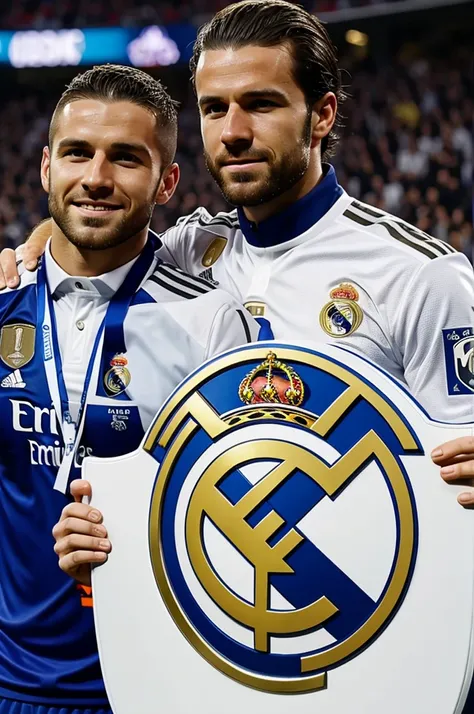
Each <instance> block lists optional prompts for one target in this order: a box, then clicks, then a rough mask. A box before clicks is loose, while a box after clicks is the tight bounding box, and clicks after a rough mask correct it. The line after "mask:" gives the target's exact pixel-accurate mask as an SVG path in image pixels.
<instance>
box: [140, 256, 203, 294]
mask: <svg viewBox="0 0 474 714" xmlns="http://www.w3.org/2000/svg"><path fill="white" fill-rule="evenodd" d="M143 289H144V290H146V291H147V292H148V293H149V294H150V295H151V297H152V298H154V299H155V300H156V301H157V302H176V301H182V300H193V299H194V298H197V297H201V296H202V295H206V293H209V292H211V291H213V290H215V287H214V285H211V283H209V282H208V281H207V280H204V278H199V277H196V276H194V275H190V274H189V273H186V272H185V271H184V270H181V268H177V267H175V266H174V265H170V264H169V263H164V262H160V263H158V265H157V267H156V268H155V270H154V272H153V273H152V274H151V275H150V277H149V278H148V279H147V280H146V281H145V283H144V285H143Z"/></svg>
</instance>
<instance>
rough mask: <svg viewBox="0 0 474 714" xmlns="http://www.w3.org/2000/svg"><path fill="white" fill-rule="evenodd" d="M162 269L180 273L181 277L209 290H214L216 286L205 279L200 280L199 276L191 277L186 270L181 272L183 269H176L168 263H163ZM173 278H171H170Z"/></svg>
mask: <svg viewBox="0 0 474 714" xmlns="http://www.w3.org/2000/svg"><path fill="white" fill-rule="evenodd" d="M160 267H162V268H167V269H168V270H169V271H170V272H171V271H172V272H173V273H178V274H179V275H180V276H182V277H184V278H190V279H191V280H192V281H193V283H194V282H196V283H199V285H202V286H203V287H205V288H207V289H208V290H214V289H215V285H213V284H212V283H210V282H209V280H205V278H200V277H199V276H198V275H190V273H186V272H185V271H184V270H181V268H178V267H176V265H168V263H161V266H160ZM170 277H171V276H170Z"/></svg>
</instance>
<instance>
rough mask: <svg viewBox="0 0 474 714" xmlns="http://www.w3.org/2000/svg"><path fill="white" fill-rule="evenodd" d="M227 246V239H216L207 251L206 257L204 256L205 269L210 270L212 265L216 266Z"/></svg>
mask: <svg viewBox="0 0 474 714" xmlns="http://www.w3.org/2000/svg"><path fill="white" fill-rule="evenodd" d="M226 245H227V239H226V238H214V240H213V241H212V243H210V244H209V245H208V246H207V248H206V250H205V253H204V255H203V256H202V264H203V266H204V267H205V268H210V267H211V265H214V263H215V262H216V260H217V259H218V258H220V256H221V254H222V251H223V250H224V248H225V247H226Z"/></svg>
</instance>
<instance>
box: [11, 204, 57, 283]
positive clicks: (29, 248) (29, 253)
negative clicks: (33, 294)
mask: <svg viewBox="0 0 474 714" xmlns="http://www.w3.org/2000/svg"><path fill="white" fill-rule="evenodd" d="M50 235H51V218H48V219H47V220H46V221H42V222H41V223H38V225H37V226H36V227H35V229H34V230H33V233H32V234H31V236H30V237H29V238H28V240H27V242H26V243H24V244H23V245H21V246H19V247H18V248H17V249H16V251H14V250H12V249H11V248H4V250H2V252H1V253H0V290H3V289H4V288H6V287H9V288H16V286H17V285H18V283H19V280H20V279H19V276H18V268H17V260H23V264H24V266H25V268H26V269H27V270H36V266H37V265H38V258H39V257H40V256H42V255H43V253H44V249H45V247H46V243H47V242H48V238H49V237H50Z"/></svg>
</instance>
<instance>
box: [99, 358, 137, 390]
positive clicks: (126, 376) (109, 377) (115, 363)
mask: <svg viewBox="0 0 474 714" xmlns="http://www.w3.org/2000/svg"><path fill="white" fill-rule="evenodd" d="M127 364H128V359H127V358H126V357H125V355H123V354H116V355H115V356H114V357H113V358H112V359H111V360H110V369H109V370H107V372H106V373H105V376H104V387H105V391H106V393H107V396H109V397H117V396H118V395H119V394H122V393H123V392H124V391H125V390H126V389H127V387H128V385H129V384H130V380H131V376H130V372H129V371H128V369H127Z"/></svg>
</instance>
